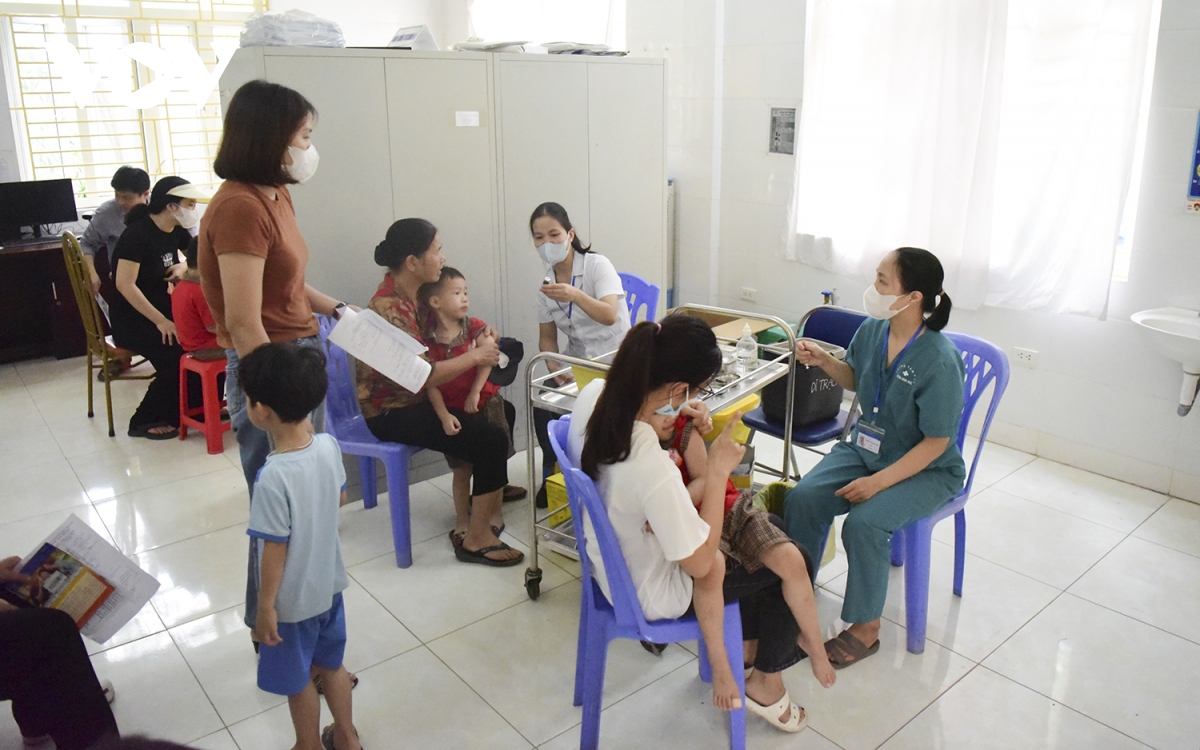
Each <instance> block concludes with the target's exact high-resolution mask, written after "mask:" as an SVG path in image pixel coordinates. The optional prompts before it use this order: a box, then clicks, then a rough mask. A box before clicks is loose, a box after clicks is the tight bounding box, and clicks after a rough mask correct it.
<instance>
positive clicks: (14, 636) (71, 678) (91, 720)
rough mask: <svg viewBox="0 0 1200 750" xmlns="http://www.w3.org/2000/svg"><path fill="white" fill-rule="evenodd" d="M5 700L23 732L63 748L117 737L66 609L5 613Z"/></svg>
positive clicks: (1, 666) (0, 629)
mask: <svg viewBox="0 0 1200 750" xmlns="http://www.w3.org/2000/svg"><path fill="white" fill-rule="evenodd" d="M0 699H7V700H11V701H12V712H13V718H14V719H16V721H17V725H18V726H19V727H20V728H21V734H22V735H24V736H26V737H41V736H43V735H47V734H48V735H50V736H51V737H52V738H53V739H54V744H55V745H57V746H58V749H59V750H85V748H88V747H91V746H92V745H93V744H95V743H96V742H97V741H98V740H100V739H102V738H104V737H107V736H110V735H111V736H116V735H117V720H116V719H114V718H113V714H112V709H110V708H109V707H108V700H107V699H105V697H104V690H103V689H102V688H101V687H100V681H99V680H97V679H96V673H95V671H93V670H92V662H91V660H90V659H89V658H88V654H87V648H85V647H84V645H83V639H82V638H80V637H79V631H78V630H76V629H75V622H74V621H73V620H72V619H71V617H70V615H68V614H66V613H65V612H60V611H58V610H54V609H20V610H16V611H15V612H0Z"/></svg>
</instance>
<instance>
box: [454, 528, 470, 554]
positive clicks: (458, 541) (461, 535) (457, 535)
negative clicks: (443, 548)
mask: <svg viewBox="0 0 1200 750" xmlns="http://www.w3.org/2000/svg"><path fill="white" fill-rule="evenodd" d="M466 538H467V532H465V531H459V530H457V529H450V546H451V547H453V548H454V549H458V548H459V547H461V546H462V544H463V540H464V539H466Z"/></svg>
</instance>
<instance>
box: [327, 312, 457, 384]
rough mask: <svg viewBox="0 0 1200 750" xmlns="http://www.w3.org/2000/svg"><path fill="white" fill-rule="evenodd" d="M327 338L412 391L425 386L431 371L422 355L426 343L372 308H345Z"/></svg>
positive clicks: (431, 368) (425, 350)
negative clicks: (355, 309) (385, 318)
mask: <svg viewBox="0 0 1200 750" xmlns="http://www.w3.org/2000/svg"><path fill="white" fill-rule="evenodd" d="M329 340H330V341H332V342H333V343H335V344H337V345H338V346H340V347H342V348H343V349H345V350H346V351H347V352H349V353H350V354H351V355H352V356H353V357H354V358H355V359H357V360H359V361H360V362H365V363H366V364H368V365H370V366H371V367H373V368H375V369H376V370H378V371H379V372H380V373H382V374H383V375H386V376H387V377H389V378H391V379H392V380H393V381H394V382H395V383H396V384H397V385H400V386H401V387H403V388H404V389H406V390H408V391H410V392H412V393H417V392H418V391H420V390H421V388H423V387H424V385H425V381H426V380H428V379H429V373H430V372H431V371H432V370H433V366H432V365H430V364H429V362H427V361H426V360H424V359H422V358H421V355H422V354H424V353H425V352H427V351H428V349H427V348H426V347H425V345H424V344H422V343H421V342H420V341H417V340H416V339H415V338H413V337H412V336H409V335H408V334H407V333H405V332H404V331H402V330H400V329H399V328H397V327H396V326H394V325H392V324H391V323H389V322H387V321H386V320H384V319H383V318H382V317H380V316H379V314H378V313H376V312H374V311H373V310H363V311H362V312H359V313H356V312H354V311H353V310H350V309H346V310H345V312H343V313H342V318H341V320H339V321H338V323H337V325H335V326H334V327H333V330H332V331H330V332H329Z"/></svg>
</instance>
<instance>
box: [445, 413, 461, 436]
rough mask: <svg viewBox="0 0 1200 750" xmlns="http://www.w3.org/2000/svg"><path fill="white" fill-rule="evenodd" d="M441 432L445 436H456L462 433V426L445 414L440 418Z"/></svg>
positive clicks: (452, 416) (454, 418)
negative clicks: (443, 432)
mask: <svg viewBox="0 0 1200 750" xmlns="http://www.w3.org/2000/svg"><path fill="white" fill-rule="evenodd" d="M442 430H444V431H445V433H446V434H447V435H457V434H458V433H460V432H462V425H461V424H460V423H459V421H458V419H457V418H456V417H455V416H454V415H453V414H447V415H446V416H445V417H443V418H442Z"/></svg>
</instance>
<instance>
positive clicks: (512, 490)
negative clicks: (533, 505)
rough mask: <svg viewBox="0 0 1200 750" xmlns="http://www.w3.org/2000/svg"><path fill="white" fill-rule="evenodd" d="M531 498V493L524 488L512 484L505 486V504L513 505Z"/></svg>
mask: <svg viewBox="0 0 1200 750" xmlns="http://www.w3.org/2000/svg"><path fill="white" fill-rule="evenodd" d="M527 497H529V491H528V490H526V489H525V488H524V487H516V486H513V485H511V484H506V485H504V502H506V503H511V502H513V501H515V500H524V499H525V498H527Z"/></svg>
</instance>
